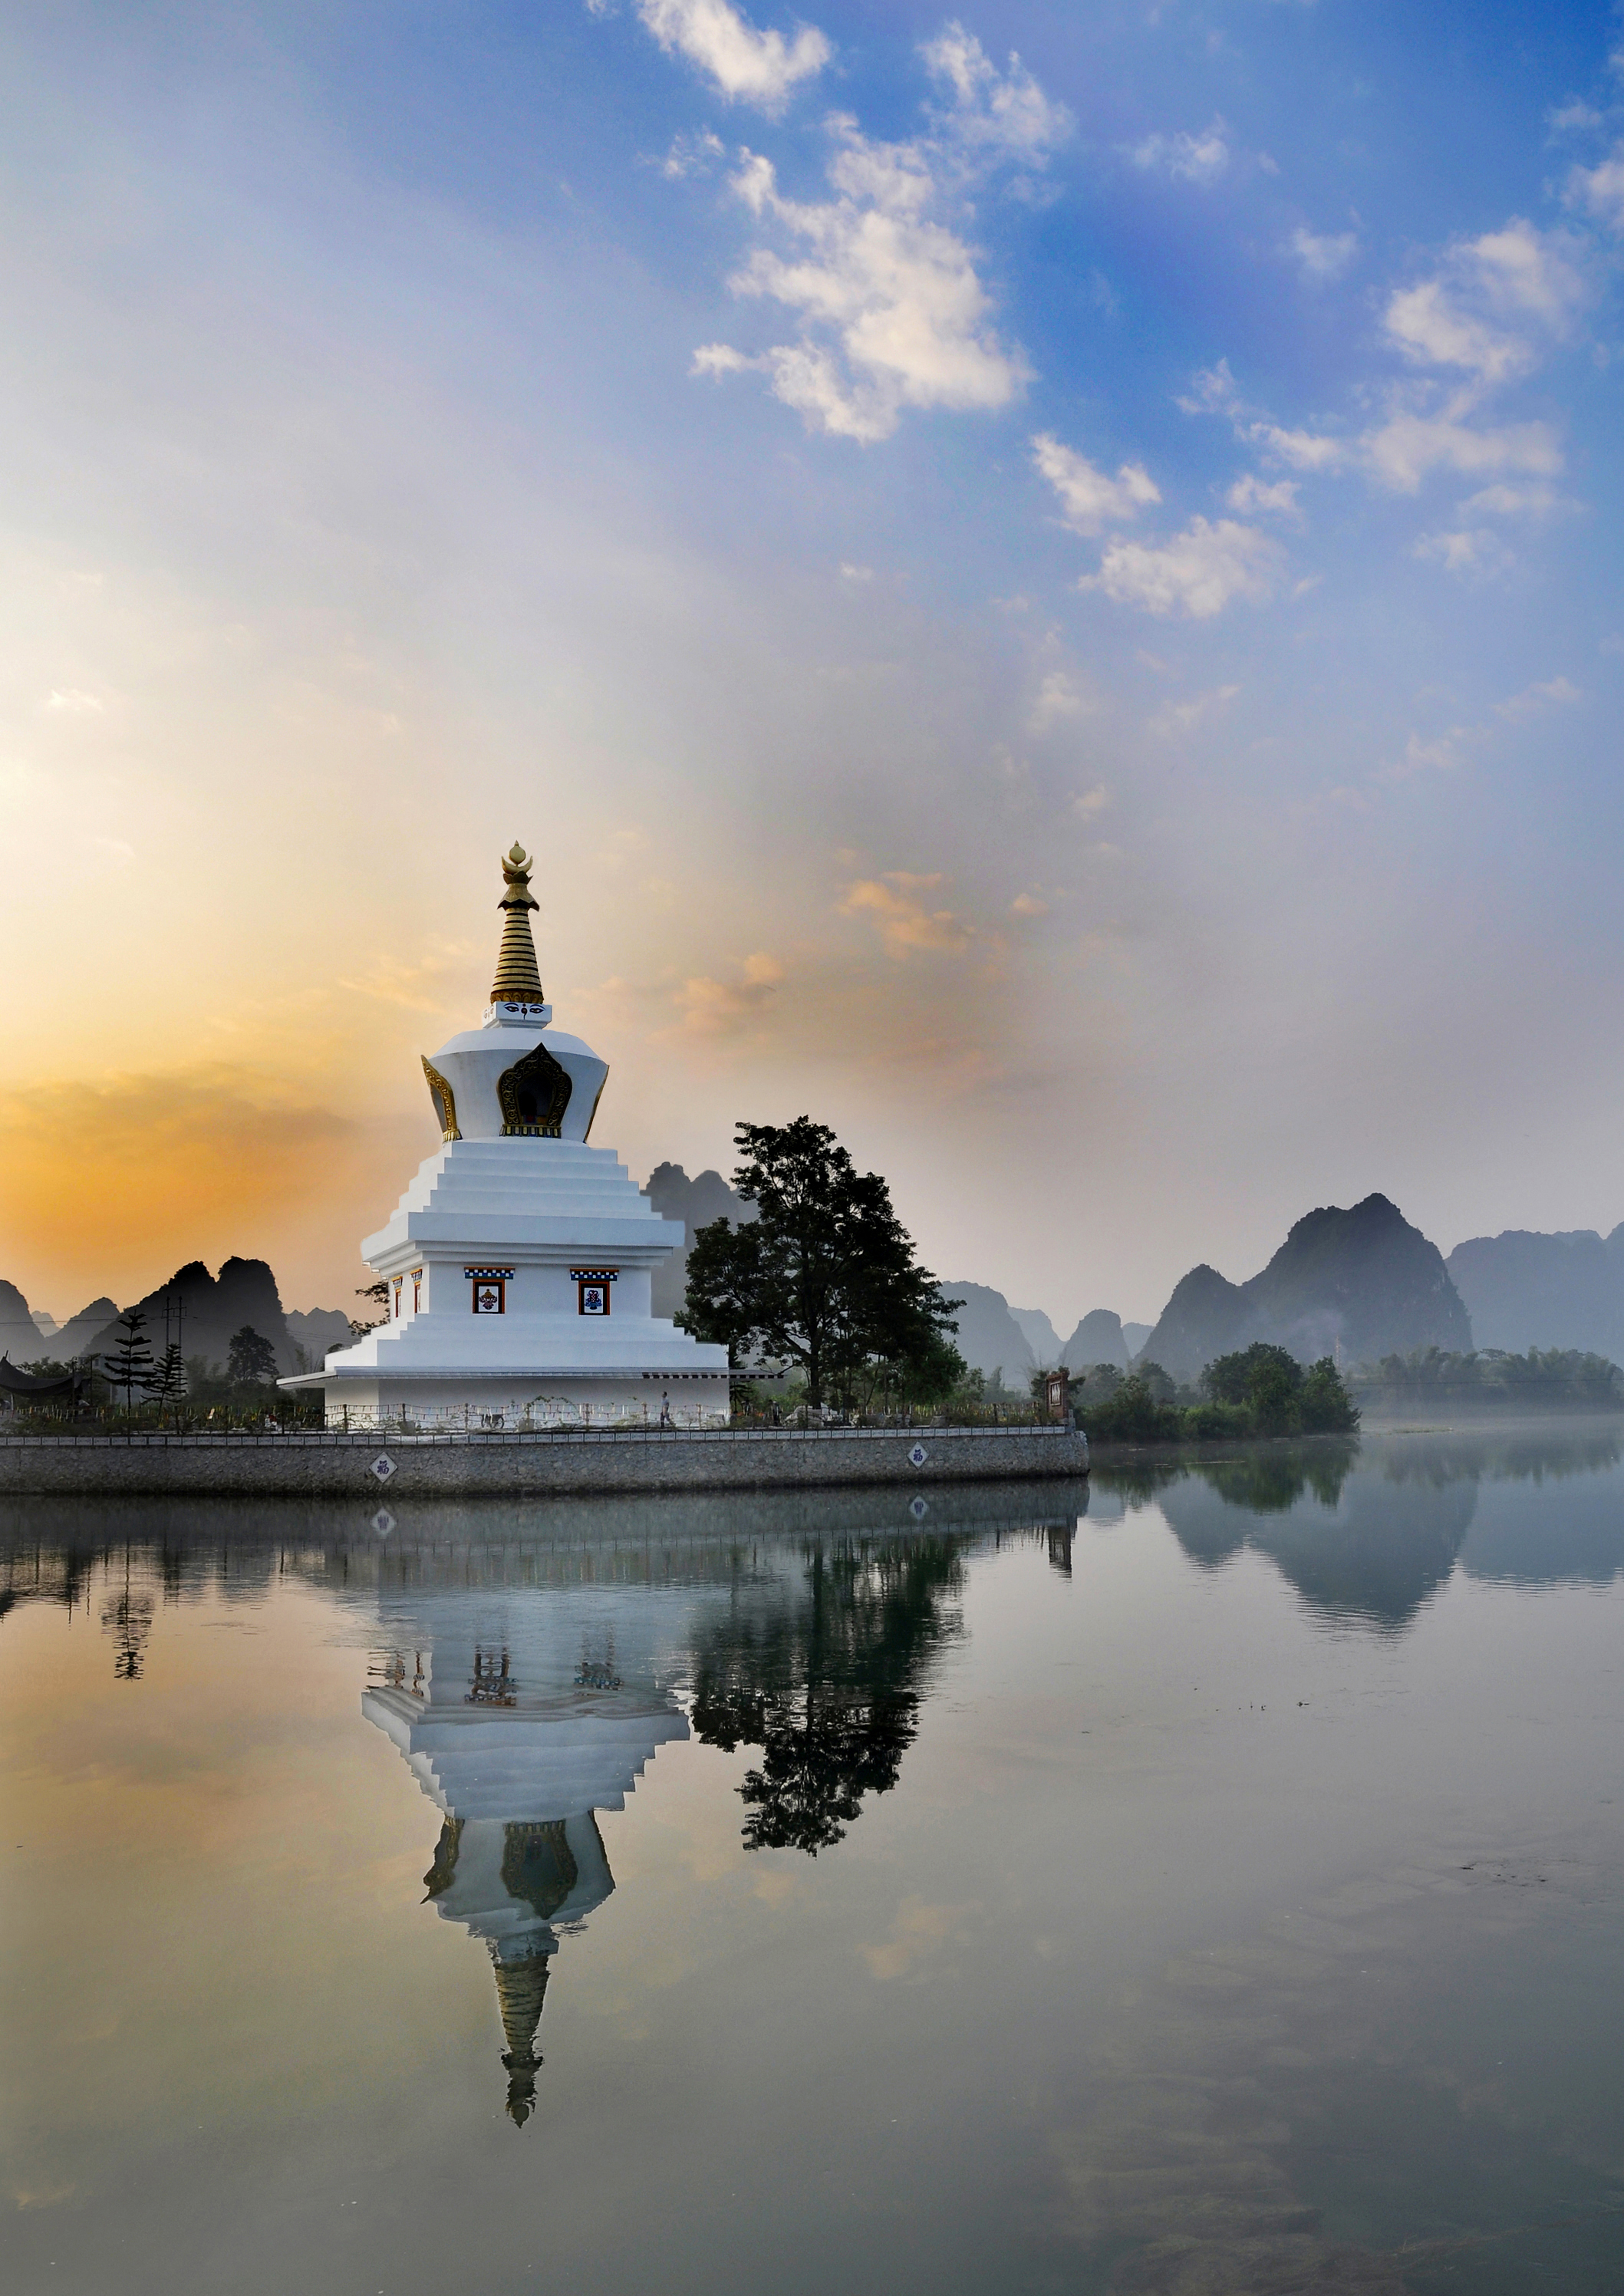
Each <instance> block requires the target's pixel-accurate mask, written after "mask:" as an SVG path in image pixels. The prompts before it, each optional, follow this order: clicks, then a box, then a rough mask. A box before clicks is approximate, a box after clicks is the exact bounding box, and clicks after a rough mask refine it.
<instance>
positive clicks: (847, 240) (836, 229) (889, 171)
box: [694, 119, 1029, 442]
mask: <svg viewBox="0 0 1624 2296" xmlns="http://www.w3.org/2000/svg"><path fill="white" fill-rule="evenodd" d="M833 128H834V132H835V134H836V135H837V136H838V138H839V144H840V148H839V149H838V151H837V152H836V154H835V157H834V159H833V160H832V161H831V163H830V167H829V180H830V182H831V184H832V185H833V189H834V192H835V197H834V198H833V200H828V201H795V200H787V199H784V198H783V196H782V195H781V193H779V190H778V185H777V178H776V176H775V173H774V169H773V166H772V162H771V161H770V160H766V159H763V158H762V157H760V156H759V154H757V153H753V152H745V153H744V154H743V155H742V159H743V165H742V167H741V168H740V170H739V172H738V174H737V175H736V176H734V190H735V191H736V192H737V193H738V194H739V196H740V198H741V199H742V200H743V201H744V202H745V204H746V205H747V206H748V207H749V208H750V209H751V210H752V212H753V213H754V214H755V215H757V216H758V217H760V218H761V220H762V221H763V222H764V223H767V224H772V225H777V226H778V227H779V228H780V229H781V230H782V231H783V233H784V234H787V236H788V237H789V238H790V239H791V240H792V241H799V242H800V252H798V253H796V254H794V255H792V256H791V257H789V258H785V257H784V256H783V255H780V254H779V253H778V252H777V251H776V250H774V249H770V248H759V249H758V250H757V251H756V252H755V254H754V255H752V256H751V257H750V260H749V262H748V263H747V264H746V265H745V266H743V268H742V270H741V271H739V272H737V273H735V274H734V277H733V279H732V280H731V281H730V282H729V284H730V285H731V287H732V288H733V291H734V293H735V294H738V295H748V296H759V297H762V298H766V299H771V300H773V301H775V302H778V303H782V304H783V305H784V306H785V307H787V308H788V309H790V310H791V311H793V312H795V313H796V314H797V315H798V316H799V317H800V321H801V326H802V332H801V336H800V340H799V341H797V342H794V343H781V344H777V345H775V346H774V347H773V348H771V349H769V350H767V351H766V352H764V353H762V354H761V355H760V356H759V357H757V358H755V359H748V358H746V357H745V356H744V355H743V354H742V353H741V352H739V351H736V350H734V349H732V348H730V347H729V346H727V345H725V344H716V343H712V344H708V345H706V346H705V347H704V348H702V349H701V350H700V351H699V352H698V353H696V355H695V359H694V369H695V372H697V373H709V374H722V373H737V372H739V371H741V370H742V368H744V367H746V366H749V365H754V366H759V367H762V368H764V369H765V370H766V372H767V373H769V374H770V375H771V376H772V379H773V389H774V391H775V394H776V395H777V397H778V398H781V399H782V400H783V402H784V404H785V406H792V407H794V408H796V409H797V411H798V412H799V413H800V414H802V415H803V416H804V417H805V419H806V421H807V422H808V425H809V426H811V427H812V428H814V429H817V430H826V431H829V432H831V433H832V434H833V435H835V436H837V437H841V438H847V439H858V440H861V441H864V442H868V441H871V440H874V439H885V438H889V437H890V434H891V432H892V431H893V430H895V429H896V427H897V422H898V416H899V414H900V413H901V411H902V409H903V408H904V407H908V406H914V407H930V406H947V407H953V408H956V409H959V410H965V409H975V408H982V409H985V408H992V407H998V406H1007V405H1008V403H1009V401H1010V400H1011V399H1012V398H1014V397H1015V396H1016V394H1017V393H1018V392H1019V391H1020V389H1021V388H1022V386H1023V385H1024V383H1025V382H1026V381H1027V380H1028V377H1029V369H1028V367H1027V365H1026V363H1025V361H1024V359H1023V358H1022V357H1021V355H1020V353H1019V352H1018V351H1015V350H1006V349H1005V348H1004V346H1003V345H1002V344H1001V343H1000V342H999V341H998V340H997V336H996V335H995V334H994V333H993V332H992V329H991V327H990V326H989V325H988V313H989V308H990V307H989V303H988V296H987V292H986V290H985V289H984V288H983V286H982V284H981V282H980V278H979V277H978V276H977V274H976V268H975V261H974V258H973V256H972V250H970V248H968V247H967V246H966V245H965V243H964V241H963V240H962V239H960V238H959V237H958V236H957V234H956V233H955V232H953V231H950V230H949V229H948V228H947V225H945V224H942V223H939V222H937V221H935V220H933V219H932V217H931V215H930V213H929V209H931V204H932V202H933V201H935V200H936V199H937V197H938V195H939V185H938V183H937V181H936V177H935V176H934V174H933V172H932V168H931V151H930V148H929V147H928V146H927V145H924V144H919V143H871V142H870V141H869V140H868V139H867V138H866V137H865V136H864V135H861V134H860V133H859V132H858V130H857V127H856V125H855V124H854V123H853V122H852V121H851V120H849V119H836V120H835V121H834V122H833ZM820 336H821V337H823V338H824V340H820Z"/></svg>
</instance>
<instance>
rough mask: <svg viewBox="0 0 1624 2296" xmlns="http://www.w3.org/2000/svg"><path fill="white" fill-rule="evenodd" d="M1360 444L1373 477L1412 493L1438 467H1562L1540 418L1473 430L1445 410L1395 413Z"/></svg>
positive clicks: (1470, 473) (1477, 471) (1481, 471)
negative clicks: (1373, 474)
mask: <svg viewBox="0 0 1624 2296" xmlns="http://www.w3.org/2000/svg"><path fill="white" fill-rule="evenodd" d="M1360 445H1361V447H1362V448H1363V450H1364V452H1365V454H1366V457H1367V458H1368V461H1369V463H1370V467H1371V469H1372V470H1373V471H1374V473H1375V475H1376V477H1377V478H1378V479H1379V480H1381V482H1382V485H1383V486H1386V487H1390V488H1392V489H1393V491H1394V492H1395V493H1397V494H1408V495H1413V494H1414V493H1415V490H1416V488H1418V487H1419V486H1420V484H1421V481H1422V480H1423V478H1425V476H1426V475H1427V473H1428V471H1433V470H1439V469H1443V470H1450V471H1463V472H1464V473H1465V475H1466V476H1467V477H1468V478H1475V477H1477V476H1479V475H1481V476H1483V477H1485V478H1487V477H1489V476H1491V475H1492V474H1494V473H1496V472H1497V471H1524V472H1526V473H1528V474H1529V475H1530V476H1531V477H1535V478H1542V477H1550V476H1553V475H1554V473H1555V472H1556V471H1560V470H1561V468H1562V449H1561V447H1559V446H1558V444H1557V442H1556V438H1555V434H1554V432H1553V430H1551V428H1550V425H1549V424H1548V423H1545V422H1513V423H1507V424H1505V425H1503V426H1502V427H1501V428H1500V429H1498V430H1474V429H1473V428H1472V425H1471V424H1470V423H1467V422H1461V421H1459V420H1458V419H1457V418H1456V416H1455V415H1453V414H1448V413H1446V414H1439V415H1428V414H1395V415H1393V416H1391V417H1390V419H1389V420H1388V421H1387V422H1384V423H1382V425H1381V427H1380V428H1379V429H1378V430H1371V431H1367V432H1366V435H1365V437H1364V439H1361V441H1360Z"/></svg>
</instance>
